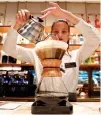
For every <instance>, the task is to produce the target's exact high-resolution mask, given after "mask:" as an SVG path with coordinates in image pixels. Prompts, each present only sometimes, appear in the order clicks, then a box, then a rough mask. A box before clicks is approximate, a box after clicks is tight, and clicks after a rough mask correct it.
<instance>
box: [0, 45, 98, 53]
mask: <svg viewBox="0 0 101 115" xmlns="http://www.w3.org/2000/svg"><path fill="white" fill-rule="evenodd" d="M17 45H20V46H23V47H26V48H34V47H35V44H34V43H31V44H17ZM2 46H3V45H2V44H0V49H2ZM80 46H81V44H70V46H69V49H70V50H75V49H78V48H80ZM96 51H97V52H100V46H98V48H97V49H96Z"/></svg>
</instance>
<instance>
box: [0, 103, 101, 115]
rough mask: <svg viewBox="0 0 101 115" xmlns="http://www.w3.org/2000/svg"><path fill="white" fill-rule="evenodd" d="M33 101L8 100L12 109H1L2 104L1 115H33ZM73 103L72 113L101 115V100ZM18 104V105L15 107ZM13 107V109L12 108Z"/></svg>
mask: <svg viewBox="0 0 101 115" xmlns="http://www.w3.org/2000/svg"><path fill="white" fill-rule="evenodd" d="M32 103H33V102H6V104H8V106H9V108H10V109H1V107H2V105H1V106H0V115H32V114H31V105H32ZM6 104H5V105H6ZM71 104H72V105H73V114H72V115H101V111H99V108H101V105H100V102H72V103H71ZM16 105H17V107H15V106H16ZM6 107H7V106H6ZM14 107H15V108H14ZM11 108H13V109H12V110H11Z"/></svg>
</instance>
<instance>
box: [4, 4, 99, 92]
mask: <svg viewBox="0 0 101 115" xmlns="http://www.w3.org/2000/svg"><path fill="white" fill-rule="evenodd" d="M50 5H52V7H49V8H47V9H45V10H44V11H42V12H41V13H42V14H43V15H42V16H41V17H40V18H42V19H43V20H44V19H45V18H46V17H47V16H48V15H50V14H51V15H54V16H56V17H57V18H59V20H57V21H55V22H54V23H53V25H52V28H51V33H55V35H57V36H58V37H57V39H56V40H60V41H63V42H66V43H68V45H69V35H70V27H69V25H68V22H70V23H72V24H73V25H74V26H75V28H77V29H78V30H79V31H80V32H81V34H82V35H83V36H84V38H85V40H84V44H83V45H82V46H81V47H80V48H79V49H77V50H72V51H70V50H69V47H68V52H66V53H65V55H64V56H63V58H62V63H61V67H62V69H63V70H64V71H63V72H62V80H63V82H64V84H65V86H66V89H67V90H68V92H69V93H73V94H76V88H77V84H78V76H79V75H78V74H79V66H80V63H81V62H82V61H84V60H85V59H86V58H88V57H89V56H90V55H91V54H92V53H93V52H94V51H95V49H96V48H97V47H98V45H99V43H100V32H99V31H98V30H97V29H96V28H95V27H93V26H92V25H90V24H88V23H86V22H85V21H84V20H82V19H80V18H78V17H76V16H75V15H74V14H72V13H71V12H69V11H67V10H64V9H62V8H60V6H59V5H58V4H57V3H54V2H50ZM29 16H30V12H29V11H28V10H20V11H18V13H17V15H16V23H15V25H14V26H12V27H11V29H10V30H9V32H8V34H7V37H6V40H5V43H4V45H3V50H4V52H5V53H7V54H8V55H10V56H12V57H14V58H17V59H19V60H23V61H25V62H28V63H30V64H33V65H34V66H35V71H36V76H37V82H38V83H39V81H40V78H41V72H42V68H43V67H42V64H41V62H40V60H39V58H38V56H37V55H36V52H35V50H34V48H32V49H29V48H24V47H21V46H18V45H17V44H16V41H17V35H18V33H17V30H18V29H19V28H20V27H21V26H22V25H23V24H25V23H26V22H27V21H28V19H29ZM72 62H74V63H75V64H74V65H72V66H70V67H68V68H67V67H66V65H67V64H69V65H71V63H72ZM47 64H48V63H47ZM53 79H54V78H53ZM53 85H54V86H55V87H54V89H52V88H53V87H52V85H51V80H50V78H48V79H44V80H43V82H42V83H41V86H40V91H45V87H47V89H48V91H53V90H54V91H60V92H61V91H63V87H64V86H63V85H62V84H61V83H60V82H59V81H58V80H57V78H55V79H54V84H53Z"/></svg>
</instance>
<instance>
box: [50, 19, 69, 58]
mask: <svg viewBox="0 0 101 115" xmlns="http://www.w3.org/2000/svg"><path fill="white" fill-rule="evenodd" d="M58 22H63V23H65V24H66V25H67V26H68V33H70V26H69V24H68V22H67V20H64V19H58V20H56V21H54V22H53V24H52V26H51V33H52V31H53V27H54V25H55V24H56V23H58ZM67 44H68V48H67V53H68V49H69V40H68V41H67ZM68 54H69V53H68ZM69 56H70V55H69Z"/></svg>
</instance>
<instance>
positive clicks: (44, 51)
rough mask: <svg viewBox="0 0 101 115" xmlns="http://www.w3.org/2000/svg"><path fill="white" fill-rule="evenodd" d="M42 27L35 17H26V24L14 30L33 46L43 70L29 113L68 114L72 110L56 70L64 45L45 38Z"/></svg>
mask: <svg viewBox="0 0 101 115" xmlns="http://www.w3.org/2000/svg"><path fill="white" fill-rule="evenodd" d="M42 23H43V20H42V19H40V18H39V17H37V18H34V17H32V16H30V19H29V21H28V22H27V23H26V24H24V25H23V26H22V27H21V28H20V29H19V30H18V33H19V34H20V35H22V36H23V37H24V38H26V39H28V40H29V41H31V42H32V43H36V45H35V48H34V49H35V51H36V54H37V56H38V58H39V60H40V61H41V64H42V66H43V71H42V74H41V79H40V81H39V83H38V84H37V88H36V91H35V99H34V103H33V104H32V106H31V113H32V114H63V113H64V114H71V113H72V112H73V107H72V105H71V104H70V103H69V102H68V101H67V97H68V90H67V88H66V86H65V84H64V82H63V80H62V72H61V70H60V65H61V62H62V58H63V56H64V54H65V52H66V50H67V47H68V45H67V43H65V42H62V41H58V40H55V37H57V36H56V35H54V34H50V35H47V33H45V31H44V26H43V24H42ZM36 77H38V76H36ZM47 80H48V81H47ZM56 81H58V82H56ZM48 82H49V84H48ZM42 85H43V86H44V88H43V89H42V88H41V86H42ZM48 86H51V87H50V88H49V87H48ZM61 86H62V87H63V89H62V91H60V90H59V87H61ZM60 97H64V98H60Z"/></svg>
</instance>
